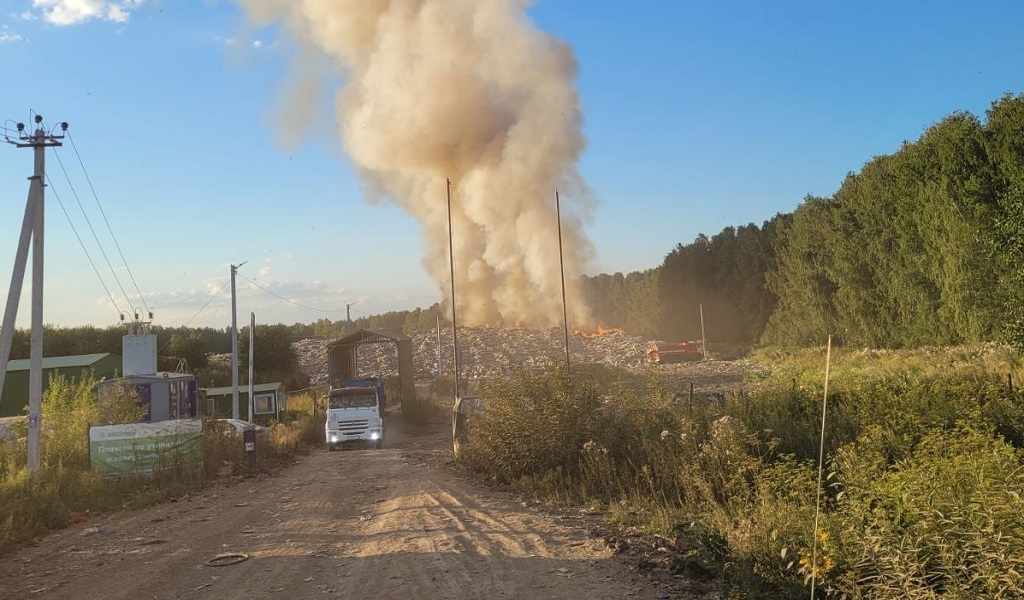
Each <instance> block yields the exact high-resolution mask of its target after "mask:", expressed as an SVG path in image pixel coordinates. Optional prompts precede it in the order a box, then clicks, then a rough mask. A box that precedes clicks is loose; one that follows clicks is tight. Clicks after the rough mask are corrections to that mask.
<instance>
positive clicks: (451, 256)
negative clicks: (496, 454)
mask: <svg viewBox="0 0 1024 600" xmlns="http://www.w3.org/2000/svg"><path fill="white" fill-rule="evenodd" d="M445 181H446V182H447V184H448V262H449V265H448V266H449V268H450V269H451V272H452V343H453V344H454V346H455V347H454V348H453V349H452V355H453V356H452V360H453V364H454V366H455V402H456V406H455V408H456V410H457V409H458V401H459V379H460V376H459V375H460V373H459V326H458V323H459V322H458V320H456V316H455V245H454V243H453V241H452V240H453V239H454V237H453V235H452V180H451V179H446V180H445Z"/></svg>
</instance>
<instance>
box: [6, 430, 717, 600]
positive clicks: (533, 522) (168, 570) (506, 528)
mask: <svg viewBox="0 0 1024 600" xmlns="http://www.w3.org/2000/svg"><path fill="white" fill-rule="evenodd" d="M396 429H397V427H393V428H392V429H391V430H389V438H390V439H389V440H388V445H387V447H385V448H384V449H383V450H373V449H354V450H346V451H342V452H333V453H331V452H327V451H326V450H319V451H316V452H314V453H313V454H311V455H309V456H306V457H302V458H301V459H300V460H299V461H298V463H297V464H295V465H293V466H291V467H289V468H287V469H284V470H282V471H279V472H278V473H276V474H274V475H271V476H263V477H260V478H249V479H243V480H240V481H236V482H233V483H230V484H223V485H219V486H217V487H215V488H212V489H210V490H207V491H205V492H203V493H201V494H198V495H196V496H193V497H190V498H187V499H182V500H180V501H177V502H172V503H168V504H164V505H160V506H154V507H150V508H146V509H140V510H134V511H123V512H120V513H117V514H111V515H107V516H102V517H97V518H94V519H91V520H89V521H87V522H85V523H82V524H79V525H74V526H71V527H69V528H68V529H65V530H64V531H61V532H58V533H55V534H53V535H50V536H47V537H45V538H42V539H40V540H38V541H37V543H35V544H34V545H32V546H29V547H27V548H24V549H22V550H21V551H18V552H15V553H13V554H11V555H8V556H6V557H4V558H3V559H0V599H3V600H9V599H10V600H14V599H18V600H22V599H44V598H45V599H59V598H68V599H74V600H129V599H130V600H144V599H161V600H164V599H186V598H187V599H193V598H195V599H202V598H211V599H212V598H216V599H218V600H242V599H245V600H258V599H285V598H287V599H304V598H358V599H362V598H380V599H407V598H409V599H415V598H424V599H431V598H481V599H482V598H486V599H488V600H493V599H506V598H519V599H524V600H525V599H541V598H567V599H568V598H572V599H586V600H599V599H605V598H653V599H668V598H674V599H679V598H691V597H696V594H697V593H698V592H697V591H696V588H693V589H694V591H693V592H692V593H691V592H688V591H687V585H688V584H687V583H686V582H685V581H678V578H676V579H677V580H676V581H665V580H661V581H657V580H653V579H651V578H650V577H649V576H648V575H645V574H641V573H640V572H639V571H640V570H639V569H638V568H637V564H636V562H635V559H631V558H629V557H628V556H626V555H615V554H614V553H613V551H612V550H610V549H609V548H608V545H607V544H606V543H605V541H604V540H603V539H602V538H600V537H594V536H593V535H591V533H590V532H591V530H592V529H593V528H594V526H595V525H599V522H598V517H592V516H589V515H581V514H578V513H577V514H573V513H558V512H557V511H548V510H544V509H542V508H539V507H537V506H535V505H532V504H526V503H523V502H520V501H518V500H517V499H516V498H515V497H513V496H511V495H510V494H507V493H505V492H501V491H496V490H491V489H488V488H487V487H485V486H481V485H480V484H478V483H475V482H474V481H472V480H471V479H470V478H468V477H466V476H464V475H462V474H460V473H459V472H458V471H457V470H456V469H454V468H453V467H452V465H451V464H450V462H449V461H448V460H447V458H446V457H447V450H446V448H445V446H446V443H445V435H444V433H445V430H444V428H443V426H442V427H437V428H434V430H433V431H432V432H430V433H420V434H413V433H411V432H410V433H408V434H406V435H402V434H401V432H398V431H395V430H396ZM226 554H240V555H243V556H244V557H245V560H243V561H242V562H239V563H237V564H232V565H223V566H213V565H211V562H210V561H211V560H213V559H215V557H218V556H221V555H226ZM631 561H632V562H631Z"/></svg>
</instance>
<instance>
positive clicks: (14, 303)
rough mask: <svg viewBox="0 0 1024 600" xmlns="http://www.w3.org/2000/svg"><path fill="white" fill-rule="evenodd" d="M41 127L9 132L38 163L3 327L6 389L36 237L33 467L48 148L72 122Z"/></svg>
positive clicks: (0, 342)
mask: <svg viewBox="0 0 1024 600" xmlns="http://www.w3.org/2000/svg"><path fill="white" fill-rule="evenodd" d="M34 121H35V126H36V129H35V131H34V132H33V133H32V134H31V135H30V134H27V133H25V124H24V123H18V124H17V134H16V137H14V138H13V139H12V138H11V137H10V136H9V135H5V136H4V138H5V141H6V142H7V143H8V144H11V145H13V146H15V147H17V148H32V149H33V152H34V155H35V169H34V171H33V173H32V176H31V177H29V188H28V200H27V201H26V203H25V216H24V218H23V220H22V223H21V237H20V238H18V250H17V253H16V255H15V259H14V270H13V272H12V274H11V286H10V288H9V290H8V293H7V307H6V309H5V310H4V320H3V330H2V332H0V393H2V392H3V389H4V380H5V379H6V376H7V367H8V365H9V362H10V358H11V342H12V341H13V340H14V323H15V320H16V318H17V316H18V301H19V300H20V299H21V288H22V284H23V283H24V280H25V267H26V263H27V261H28V245H29V240H31V241H32V346H31V350H30V351H29V377H28V382H29V383H28V388H29V391H28V468H29V470H32V471H35V470H37V469H38V468H39V467H40V465H41V463H42V460H41V456H40V435H39V434H40V431H41V426H42V406H43V224H44V216H45V194H44V190H45V188H46V148H48V147H51V148H52V147H56V146H62V145H63V143H62V142H61V141H60V140H62V139H64V132H66V131H67V130H68V124H67V123H66V122H62V123H61V124H60V130H61V134H60V135H54V133H53V129H51V130H50V131H49V132H47V130H46V126H45V125H44V124H43V117H42V115H35V116H34Z"/></svg>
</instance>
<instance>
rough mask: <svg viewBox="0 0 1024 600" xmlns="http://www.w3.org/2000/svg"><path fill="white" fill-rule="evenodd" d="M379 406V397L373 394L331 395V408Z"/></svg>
mask: <svg viewBox="0 0 1024 600" xmlns="http://www.w3.org/2000/svg"><path fill="white" fill-rule="evenodd" d="M375 406H377V397H376V396H374V395H373V394H358V395H352V396H348V395H345V396H331V400H330V407H331V408H373V407H375Z"/></svg>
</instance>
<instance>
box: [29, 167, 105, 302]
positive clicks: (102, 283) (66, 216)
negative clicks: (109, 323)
mask: <svg viewBox="0 0 1024 600" xmlns="http://www.w3.org/2000/svg"><path fill="white" fill-rule="evenodd" d="M46 182H47V183H48V184H49V185H50V193H52V194H53V197H54V198H56V199H57V204H59V205H60V210H61V212H63V213H64V217H65V218H66V219H67V220H68V225H70V226H71V231H72V232H73V233H74V234H75V238H77V239H78V245H79V246H81V247H82V252H83V253H85V258H86V260H88V261H89V265H91V266H92V270H93V273H96V278H97V279H99V280H100V285H102V286H103V289H104V290H105V291H106V292H107V297H108V298H110V303H111V304H112V305H113V306H114V310H116V311H117V313H118V315H120V314H121V309H120V308H119V307H118V306H117V301H116V300H114V295H113V294H111V293H110V288H108V287H107V282H105V281H103V277H102V276H100V270H99V269H97V268H96V263H94V262H93V260H92V257H91V256H89V250H88V249H87V248H86V247H85V243H84V242H83V241H82V236H80V235H78V230H77V229H75V224H74V223H73V222H72V221H71V215H69V214H68V211H67V209H66V208H64V202H63V201H61V199H60V195H59V194H57V190H56V189H55V188H54V187H53V182H52V181H50V175H49V174H47V175H46Z"/></svg>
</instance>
